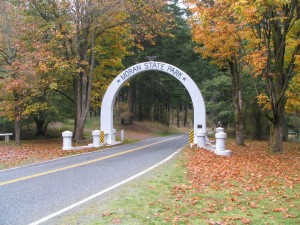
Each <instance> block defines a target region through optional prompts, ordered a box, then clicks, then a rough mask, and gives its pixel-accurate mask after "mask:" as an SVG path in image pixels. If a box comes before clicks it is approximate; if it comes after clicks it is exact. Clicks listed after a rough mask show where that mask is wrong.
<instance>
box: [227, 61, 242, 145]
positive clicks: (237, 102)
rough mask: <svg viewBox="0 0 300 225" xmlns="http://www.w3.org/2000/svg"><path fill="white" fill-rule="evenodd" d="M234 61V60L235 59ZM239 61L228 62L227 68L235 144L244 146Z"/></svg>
mask: <svg viewBox="0 0 300 225" xmlns="http://www.w3.org/2000/svg"><path fill="white" fill-rule="evenodd" d="M235 61H236V60H235ZM239 66H240V65H239V63H237V62H232V61H231V62H229V68H230V72H231V76H232V94H233V106H234V115H235V132H236V140H235V142H236V144H237V145H238V146H244V145H245V143H244V113H243V98H242V75H241V72H240V71H241V69H240V68H239Z"/></svg>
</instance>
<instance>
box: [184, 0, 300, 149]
mask: <svg viewBox="0 0 300 225" xmlns="http://www.w3.org/2000/svg"><path fill="white" fill-rule="evenodd" d="M188 2H190V3H191V10H192V11H193V13H194V14H193V20H192V24H193V28H194V38H195V40H196V41H197V42H199V43H202V45H201V46H200V47H199V48H198V51H200V52H201V53H202V54H204V55H207V56H209V57H212V58H217V59H218V61H220V60H224V59H226V61H227V62H228V63H229V68H230V71H231V73H232V72H233V71H236V72H239V74H240V75H241V74H242V73H241V72H243V73H244V74H250V75H252V76H253V77H254V78H256V79H262V80H263V81H264V83H265V87H266V88H265V92H263V93H260V94H259V95H258V97H257V99H258V103H259V104H260V105H261V106H262V109H263V110H264V112H265V115H266V117H267V118H268V119H269V121H270V122H271V132H270V148H271V149H272V151H274V152H279V151H281V150H282V136H283V127H284V116H285V111H284V110H285V105H286V102H287V99H286V94H287V90H288V88H289V84H290V82H291V80H292V78H293V77H294V76H295V75H296V74H297V70H296V69H295V68H296V65H297V64H299V34H300V32H299V30H300V29H299V25H300V22H299V19H300V9H299V1H298V0H290V1H286V0H272V1H264V0H261V1H231V0H225V1H217V0H216V1H193V0H191V1H188ZM205 39H206V40H205ZM233 59H234V60H233ZM234 62H235V63H234ZM232 75H233V77H234V73H232ZM233 81H234V82H233V89H234V93H235V90H236V88H235V81H238V79H235V80H233ZM239 93H241V92H238V93H236V94H239ZM236 94H235V95H234V97H235V99H238V98H239V97H237V95H236ZM234 102H235V108H236V106H237V104H238V103H239V102H238V101H234ZM240 103H241V102H240Z"/></svg>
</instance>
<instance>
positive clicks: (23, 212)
mask: <svg viewBox="0 0 300 225" xmlns="http://www.w3.org/2000/svg"><path fill="white" fill-rule="evenodd" d="M187 142H188V137H187V136H186V135H172V136H168V137H160V138H154V139H149V140H145V141H141V142H138V143H134V144H129V145H123V146H119V147H114V148H111V149H108V150H104V151H98V152H93V153H88V154H84V155H80V156H73V157H69V158H63V159H59V160H54V161H50V162H46V163H42V164H37V165H30V166H26V167H23V168H17V169H12V170H6V171H0V224H1V225H6V224H7V225H12V224H13V225H18V224H30V223H33V222H35V221H38V220H40V219H41V218H44V217H46V216H48V215H50V214H53V213H55V212H57V211H59V210H61V209H64V208H66V207H68V206H70V205H72V204H75V203H76V202H79V201H81V200H82V199H85V198H87V197H89V196H92V195H94V194H95V193H99V192H101V191H103V190H106V189H108V188H110V187H112V186H113V185H116V184H117V183H119V182H122V181H124V180H125V179H128V178H129V177H132V176H134V175H135V174H137V173H140V172H141V171H144V170H145V169H147V168H149V167H151V166H153V165H155V164H157V163H158V162H160V161H162V160H163V159H165V158H167V157H168V156H169V155H171V154H173V153H174V152H175V151H176V150H178V149H179V148H181V147H182V146H183V145H185V144H186V143H187Z"/></svg>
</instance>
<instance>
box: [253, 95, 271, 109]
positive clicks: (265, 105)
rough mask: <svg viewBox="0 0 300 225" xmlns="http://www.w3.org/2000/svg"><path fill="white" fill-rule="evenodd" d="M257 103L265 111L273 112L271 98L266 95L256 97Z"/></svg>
mask: <svg viewBox="0 0 300 225" xmlns="http://www.w3.org/2000/svg"><path fill="white" fill-rule="evenodd" d="M256 99H257V103H258V104H259V105H260V106H261V107H262V109H263V110H271V107H272V106H271V101H270V98H269V97H268V96H267V95H265V94H260V95H258V96H257V97H256Z"/></svg>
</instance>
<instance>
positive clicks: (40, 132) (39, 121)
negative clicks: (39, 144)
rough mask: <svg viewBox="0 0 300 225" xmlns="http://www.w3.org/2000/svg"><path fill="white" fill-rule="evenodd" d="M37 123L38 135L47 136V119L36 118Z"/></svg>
mask: <svg viewBox="0 0 300 225" xmlns="http://www.w3.org/2000/svg"><path fill="white" fill-rule="evenodd" d="M35 124H36V136H45V130H44V124H45V120H43V119H39V118H36V119H35Z"/></svg>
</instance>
